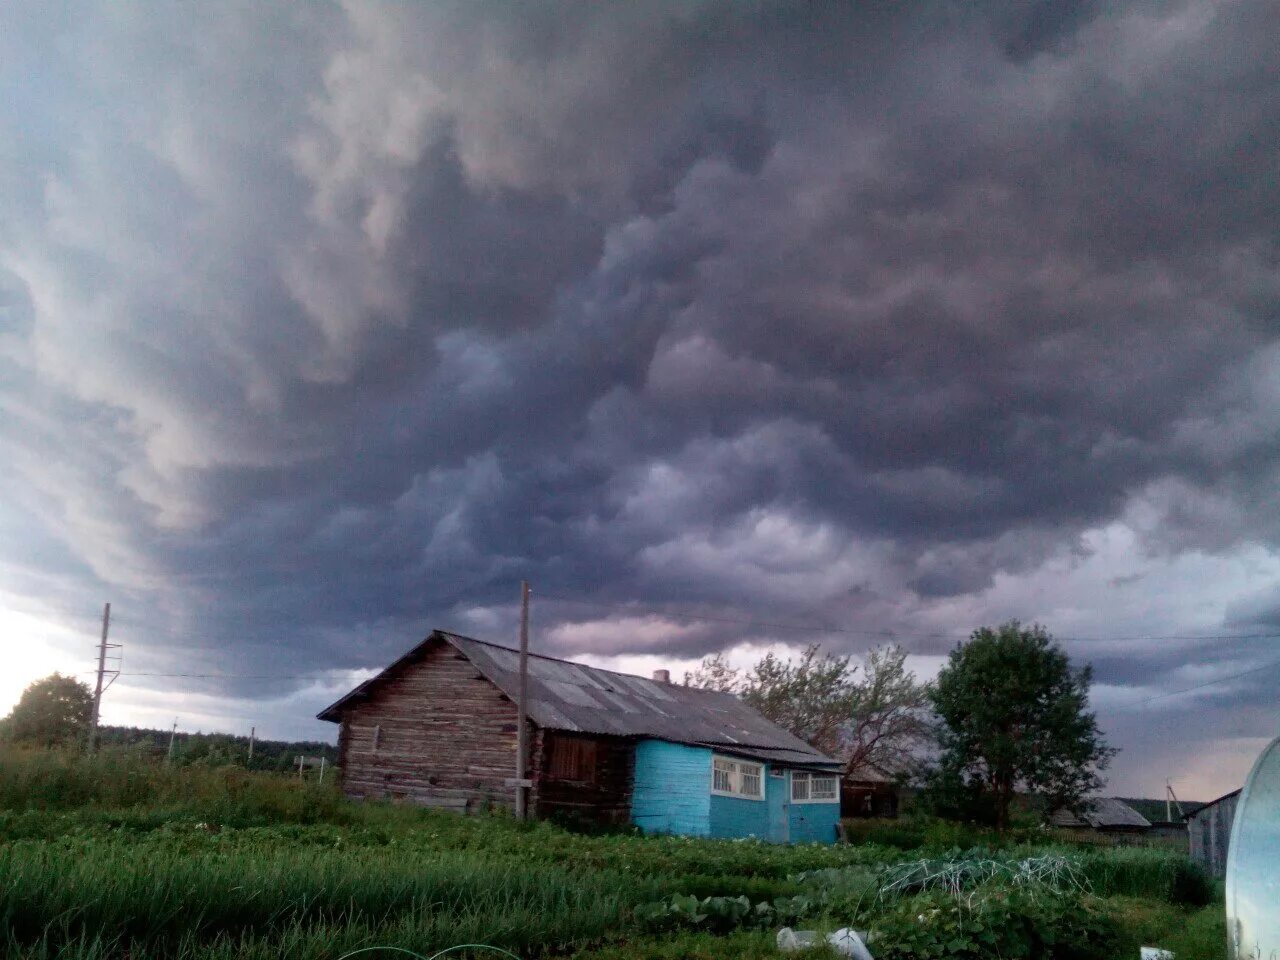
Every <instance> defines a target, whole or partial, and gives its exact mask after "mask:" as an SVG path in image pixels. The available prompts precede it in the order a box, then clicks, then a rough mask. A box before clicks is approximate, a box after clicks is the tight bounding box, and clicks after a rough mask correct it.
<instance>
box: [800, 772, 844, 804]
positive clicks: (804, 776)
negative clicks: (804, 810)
mask: <svg viewBox="0 0 1280 960" xmlns="http://www.w3.org/2000/svg"><path fill="white" fill-rule="evenodd" d="M815 780H819V781H827V780H829V781H831V786H830V793H831V795H830V796H822V797H815V796H814V795H813V781H815ZM801 784H803V785H804V789H803V793H804V796H797V788H798V787H799V786H800V785H801ZM823 792H824V793H825V792H827V791H823ZM791 802H792V803H839V802H840V777H839V775H837V774H834V773H814V772H812V771H809V770H792V771H791Z"/></svg>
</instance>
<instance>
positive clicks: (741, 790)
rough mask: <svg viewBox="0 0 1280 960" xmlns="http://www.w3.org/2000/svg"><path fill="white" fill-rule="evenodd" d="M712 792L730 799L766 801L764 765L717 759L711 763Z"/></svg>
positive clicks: (745, 761) (724, 758)
mask: <svg viewBox="0 0 1280 960" xmlns="http://www.w3.org/2000/svg"><path fill="white" fill-rule="evenodd" d="M711 792H712V793H719V794H722V795H724V796H729V797H746V798H747V799H749V800H763V799H764V765H763V764H759V763H751V762H750V761H747V760H730V759H729V758H728V757H715V758H713V760H712V763H711Z"/></svg>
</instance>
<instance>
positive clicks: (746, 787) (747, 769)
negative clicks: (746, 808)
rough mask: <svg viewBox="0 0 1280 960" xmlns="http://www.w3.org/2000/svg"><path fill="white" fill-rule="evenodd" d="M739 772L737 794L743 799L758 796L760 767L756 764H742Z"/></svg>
mask: <svg viewBox="0 0 1280 960" xmlns="http://www.w3.org/2000/svg"><path fill="white" fill-rule="evenodd" d="M741 771H742V777H741V781H740V783H739V787H738V792H739V793H741V794H742V795H743V796H744V797H758V796H760V772H761V767H760V765H759V764H756V763H744V764H742V765H741Z"/></svg>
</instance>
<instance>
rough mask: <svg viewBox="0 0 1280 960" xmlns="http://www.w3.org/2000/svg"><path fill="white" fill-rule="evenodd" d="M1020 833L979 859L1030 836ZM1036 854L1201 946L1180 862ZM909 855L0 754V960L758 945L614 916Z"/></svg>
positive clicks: (131, 758)
mask: <svg viewBox="0 0 1280 960" xmlns="http://www.w3.org/2000/svg"><path fill="white" fill-rule="evenodd" d="M905 826H907V827H910V826H911V825H909V824H908V825H905ZM930 829H931V830H932V832H933V841H932V842H933V843H934V846H935V847H936V848H937V850H936V852H937V853H945V852H946V849H948V848H949V849H951V850H952V852H953V853H955V852H956V851H957V850H958V849H959V848H965V847H971V846H974V844H975V842H978V843H983V844H987V845H990V840H991V838H990V837H988V836H986V835H983V834H976V835H975V834H973V833H972V832H969V833H966V832H965V831H964V828H961V827H956V826H955V825H944V826H938V825H937V824H936V823H935V824H933V825H932V826H931V827H930ZM1028 839H1029V838H1028V837H1027V836H1021V835H1019V836H1015V837H1012V838H1002V839H1001V840H1000V841H999V842H1000V843H1001V844H1003V846H1002V847H1001V848H1000V849H999V850H998V851H994V852H992V851H986V852H987V853H988V854H989V855H992V856H998V857H1001V858H1016V857H1021V856H1027V855H1033V854H1035V853H1039V852H1043V851H1044V850H1046V849H1050V847H1048V846H1046V845H1045V844H1043V843H1041V844H1032V843H1029V842H1028ZM930 849H932V848H930ZM1053 849H1056V850H1058V851H1059V852H1063V851H1065V852H1068V853H1069V854H1070V855H1071V856H1073V857H1074V858H1076V861H1077V862H1078V864H1079V867H1080V869H1081V871H1082V872H1083V874H1084V875H1085V876H1086V877H1087V878H1088V880H1089V883H1090V885H1091V886H1092V888H1093V891H1094V893H1095V894H1097V897H1096V898H1091V899H1090V903H1092V904H1094V906H1093V907H1091V908H1090V909H1093V910H1101V911H1103V912H1105V913H1106V914H1107V916H1108V917H1110V918H1113V919H1114V920H1115V922H1116V923H1117V924H1118V925H1119V926H1120V927H1121V928H1122V929H1123V930H1124V931H1125V935H1126V936H1127V937H1128V941H1127V942H1132V943H1133V944H1137V943H1139V942H1141V943H1146V944H1154V945H1159V946H1166V947H1169V948H1170V949H1174V950H1176V951H1177V952H1178V958H1179V960H1218V958H1220V957H1221V956H1222V944H1223V937H1222V936H1221V931H1222V911H1221V906H1220V896H1219V901H1218V905H1213V906H1206V907H1203V908H1202V907H1201V906H1200V904H1201V903H1203V902H1204V900H1205V898H1206V896H1210V897H1211V895H1212V893H1213V891H1212V889H1211V888H1207V887H1205V885H1204V883H1203V880H1202V879H1201V878H1199V876H1198V875H1197V874H1196V873H1195V872H1194V870H1192V869H1191V868H1190V867H1189V865H1188V863H1187V862H1186V860H1185V858H1183V857H1180V856H1178V855H1177V854H1174V853H1171V852H1170V851H1168V850H1154V849H1140V848H1124V849H1116V850H1108V849H1087V850H1086V849H1072V848H1066V847H1061V846H1059V847H1056V848H1053ZM925 852H926V851H925V850H923V849H921V850H912V851H911V852H907V851H906V850H904V849H902V848H900V847H896V846H893V845H889V844H883V843H880V844H873V843H860V844H850V845H845V846H823V845H807V846H794V847H781V846H771V845H768V844H762V843H756V842H751V841H713V840H691V839H684V838H675V837H659V838H643V837H636V836H630V835H605V836H584V835H581V834H575V833H571V832H568V831H566V830H563V829H560V828H557V827H554V826H551V825H549V824H545V823H527V824H526V823H518V822H516V821H514V820H513V819H512V818H510V817H508V816H503V815H494V816H483V817H460V816H456V815H453V814H448V813H442V812H438V811H429V810H421V809H416V808H411V807H403V806H392V805H383V804H368V805H363V804H355V803H349V802H346V801H344V800H342V799H341V798H340V797H339V796H338V795H337V794H336V792H335V791H334V790H333V789H332V788H331V786H326V787H324V788H320V787H318V786H317V785H315V784H300V783H299V782H298V781H297V780H296V779H291V778H288V777H280V776H277V775H271V774H259V773H247V772H245V771H243V770H240V769H237V768H231V767H227V768H215V767H201V766H189V767H185V768H179V769H167V768H164V767H159V766H156V765H154V764H153V763H151V762H148V761H147V759H146V758H145V757H143V756H141V755H137V754H129V753H120V752H116V753H112V752H107V753H104V754H103V755H100V756H97V757H93V758H88V759H86V758H81V757H77V756H70V755H51V754H33V753H21V752H12V751H3V750H0V957H3V958H18V957H22V958H28V957H48V958H53V957H58V958H60V960H125V958H126V957H127V958H128V960H160V958H180V960H217V958H227V960H231V958H263V960H265V958H268V957H270V958H273V960H274V958H279V957H288V958H299V960H302V958H313V960H336V958H337V957H339V956H341V955H342V954H343V953H344V952H347V951H350V950H354V949H358V948H361V947H367V946H372V945H387V946H397V947H402V948H405V949H410V950H414V951H416V952H419V953H423V954H426V955H429V954H430V953H431V952H433V951H435V950H439V949H442V948H444V947H447V946H450V945H452V944H456V943H463V942H477V941H479V942H485V943H493V944H495V945H498V946H502V947H505V948H508V949H511V950H514V951H516V952H517V953H519V954H520V955H522V956H525V957H574V958H579V960H587V958H592V960H613V958H617V960H621V958H622V957H652V958H654V960H659V958H668V957H669V958H672V960H675V958H676V957H686V956H687V957H705V958H708V960H710V958H718V957H772V956H776V955H777V954H776V951H775V949H774V947H773V936H774V934H775V931H773V930H771V929H770V930H751V931H743V930H739V931H736V932H731V933H729V934H726V935H722V936H713V935H711V934H710V933H708V932H706V931H705V930H703V931H699V930H693V931H690V930H671V931H667V932H665V933H661V934H658V933H652V932H646V928H645V927H644V926H643V924H641V923H640V922H638V921H637V919H636V917H634V916H633V911H634V910H635V908H636V907H637V906H639V905H641V904H645V903H648V902H651V901H654V900H661V899H664V898H668V897H670V896H671V895H673V894H692V895H694V896H696V897H700V898H702V897H710V896H745V897H747V898H748V899H749V900H750V901H751V902H752V903H758V902H760V901H764V900H768V901H774V900H777V899H778V898H783V897H792V896H795V895H797V894H806V895H807V894H808V893H809V892H810V889H809V888H807V887H806V885H805V882H800V881H797V880H796V879H795V875H796V874H798V873H801V872H806V871H816V870H833V871H838V873H833V874H830V875H828V876H827V879H825V880H823V881H822V882H823V883H824V884H828V885H835V886H838V880H839V877H841V876H843V877H845V878H847V879H848V881H849V882H848V883H847V884H846V886H849V887H850V889H852V888H855V887H856V888H858V889H863V888H866V887H867V886H868V884H869V883H870V882H871V881H872V880H873V879H874V878H875V876H876V875H877V873H878V871H880V870H881V869H883V868H884V867H885V866H886V865H888V864H893V863H898V862H901V861H904V860H910V859H913V858H916V857H919V856H923V855H924V853H925ZM809 883H810V884H811V883H812V881H809ZM1206 890H1208V893H1207V894H1206ZM832 903H835V904H841V901H840V899H839V898H838V897H837V898H835V899H834V900H833V901H832ZM824 909H826V912H825V913H822V912H818V913H815V914H814V915H813V916H812V917H811V919H810V920H806V923H810V922H811V923H812V924H813V925H815V926H818V927H821V928H825V929H831V928H834V927H836V926H841V925H844V924H845V923H848V922H849V916H848V914H849V912H850V911H849V909H848V901H846V902H844V903H843V904H842V905H839V906H830V907H828V908H824ZM868 916H870V917H871V919H874V916H873V915H871V914H869V915H868ZM1175 944H1177V945H1178V946H1175ZM1133 952H1134V953H1135V955H1136V946H1135V947H1134V951H1133ZM1099 960H1101V958H1099Z"/></svg>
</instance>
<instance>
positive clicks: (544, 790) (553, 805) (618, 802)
mask: <svg viewBox="0 0 1280 960" xmlns="http://www.w3.org/2000/svg"><path fill="white" fill-rule="evenodd" d="M558 742H559V744H563V745H566V746H572V745H573V744H586V745H590V752H591V754H592V761H593V762H592V763H591V764H590V770H589V771H581V773H582V774H583V775H580V776H575V777H574V778H573V779H562V778H558V777H557V776H556V773H557V764H556V763H555V760H556V750H557V746H558ZM531 761H532V763H531V767H530V777H531V779H532V780H533V791H532V794H531V803H530V807H531V809H532V810H533V812H534V814H535V815H536V816H538V817H546V818H565V819H569V820H581V821H589V822H592V823H601V824H623V823H629V822H630V820H631V788H632V782H633V776H634V761H635V743H634V742H633V741H631V740H626V739H623V738H621V737H603V736H592V735H590V734H580V733H564V732H560V731H554V730H542V729H539V730H538V731H537V733H536V734H535V735H534V742H533V751H532V757H531ZM560 768H561V770H562V769H563V765H560Z"/></svg>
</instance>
